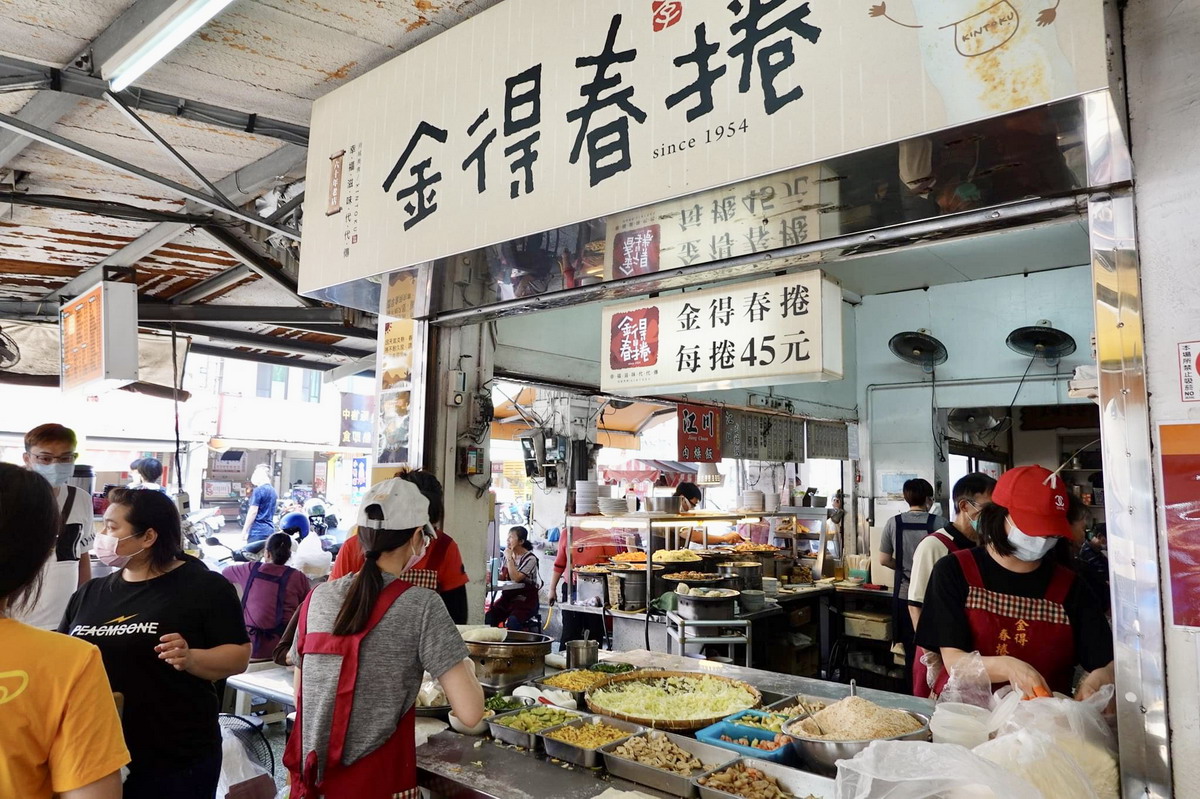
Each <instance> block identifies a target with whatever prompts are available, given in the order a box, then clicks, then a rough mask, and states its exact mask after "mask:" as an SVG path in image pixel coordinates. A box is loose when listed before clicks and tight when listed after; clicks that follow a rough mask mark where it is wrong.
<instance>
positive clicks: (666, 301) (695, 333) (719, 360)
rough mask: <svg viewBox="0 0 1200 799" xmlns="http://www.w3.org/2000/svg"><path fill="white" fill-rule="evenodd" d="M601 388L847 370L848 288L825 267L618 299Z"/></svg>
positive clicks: (833, 376)
mask: <svg viewBox="0 0 1200 799" xmlns="http://www.w3.org/2000/svg"><path fill="white" fill-rule="evenodd" d="M602 324H603V330H602V333H601V338H602V341H603V346H604V349H603V351H602V353H601V364H600V388H601V390H602V391H604V392H606V393H612V394H620V395H628V396H638V395H644V394H645V393H646V392H648V391H707V390H716V389H732V388H753V387H755V386H766V385H780V384H784V385H786V384H789V383H805V382H811V381H825V380H840V379H841V377H842V290H841V287H840V286H839V285H838V284H837V283H836V282H834V281H833V280H831V279H830V278H828V277H826V276H825V274H824V273H823V272H821V271H820V270H816V269H814V270H812V271H809V272H801V273H797V274H793V275H783V276H780V277H771V278H767V279H765V280H756V281H752V282H748V283H738V284H735V285H731V286H725V287H722V288H715V289H706V290H704V291H693V292H687V293H683V294H672V295H670V296H667V297H658V298H656V299H644V300H635V301H633V302H626V303H621V304H619V305H610V306H608V307H606V308H605V309H604V312H603V314H602Z"/></svg>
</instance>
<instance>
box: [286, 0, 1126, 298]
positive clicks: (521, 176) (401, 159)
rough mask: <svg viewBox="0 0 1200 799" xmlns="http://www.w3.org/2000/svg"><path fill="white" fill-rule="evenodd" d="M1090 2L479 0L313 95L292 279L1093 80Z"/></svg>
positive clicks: (1093, 10)
mask: <svg viewBox="0 0 1200 799" xmlns="http://www.w3.org/2000/svg"><path fill="white" fill-rule="evenodd" d="M1103 13H1104V6H1103V4H1102V3H1098V2H1092V1H1091V0H1060V1H1059V2H1049V0H1003V1H1002V2H998V3H995V4H993V5H991V6H988V7H986V8H983V9H982V10H979V5H978V4H975V5H971V6H970V7H969V8H965V10H964V6H963V4H961V3H944V2H939V1H938V0H914V2H913V3H911V4H909V3H905V4H901V5H898V6H888V5H886V4H885V3H883V2H878V3H877V4H876V3H874V2H873V0H862V2H859V0H824V1H823V2H821V3H813V2H811V0H808V1H806V2H801V1H800V0H742V1H741V2H734V3H725V2H700V1H699V0H664V1H663V2H659V3H649V2H646V1H645V0H607V2H603V3H599V2H592V3H583V2H579V1H578V0H507V1H506V2H504V3H498V4H496V5H494V6H492V7H491V8H489V9H488V10H486V11H484V12H482V13H480V14H477V15H475V16H473V17H471V18H470V19H468V20H466V21H465V22H463V23H461V24H459V25H456V26H455V27H453V28H451V29H450V30H448V31H445V32H443V33H440V34H439V35H437V36H435V37H433V38H432V39H430V40H429V41H427V42H425V43H424V44H422V45H420V46H419V47H416V48H413V49H412V50H410V51H408V52H406V53H403V54H401V55H400V56H398V57H396V58H394V59H392V60H390V61H388V62H387V63H385V64H383V65H381V66H379V67H377V68H375V69H374V70H372V71H371V72H369V73H367V74H365V75H363V76H362V77H360V78H357V79H355V80H353V81H351V82H350V83H348V84H346V85H345V86H343V87H341V88H339V89H337V90H335V91H333V92H331V93H329V94H327V95H325V96H324V97H321V98H320V99H318V100H317V101H316V102H315V103H314V106H313V114H312V123H311V135H310V137H309V162H308V169H307V174H308V180H309V187H308V194H307V200H306V214H305V229H304V237H303V242H302V248H303V258H302V261H301V263H302V266H301V270H300V289H301V291H304V292H310V291H314V290H317V289H320V288H325V287H328V286H332V285H337V284H341V283H346V282H349V281H352V280H356V279H360V278H365V277H369V276H373V275H378V274H382V273H384V272H387V271H392V270H395V269H397V268H401V267H404V266H409V265H413V264H417V263H423V262H428V261H432V260H434V259H436V258H439V257H444V256H447V255H451V254H454V253H459V252H466V251H470V250H473V249H477V248H479V247H483V246H486V245H490V244H494V243H497V242H502V241H510V240H513V239H516V238H519V237H521V236H524V235H528V234H530V233H534V232H539V231H543V230H549V229H554V228H559V227H564V226H567V225H570V224H574V223H577V222H581V221H584V220H589V219H598V218H601V217H605V216H608V215H610V214H615V213H619V212H622V211H626V210H628V209H631V208H639V207H643V206H647V205H652V204H654V203H659V202H662V201H664V200H668V199H671V198H674V197H683V196H687V195H692V194H696V193H698V192H703V191H707V190H710V189H715V188H717V187H720V186H726V185H730V184H732V183H737V182H739V181H744V180H747V179H749V178H753V177H757V176H761V175H770V174H774V173H777V172H782V171H784V170H788V169H794V168H796V167H799V166H803V165H805V164H813V163H817V162H819V161H821V160H824V159H827V158H829V157H832V156H835V155H838V154H841V153H848V152H853V151H856V150H859V149H863V148H867V147H872V146H876V145H880V144H884V143H887V142H892V141H899V140H903V139H908V138H912V137H915V136H920V135H921V134H924V133H927V132H929V131H935V130H940V129H943V128H946V127H949V126H953V125H958V124H962V123H966V122H971V121H974V120H979V119H984V118H988V117H994V116H998V115H1001V114H1005V113H1007V112H1010V111H1014V110H1017V109H1020V108H1027V107H1033V106H1040V105H1044V104H1047V103H1050V102H1053V101H1054V100H1057V99H1062V98H1065V97H1070V96H1074V95H1077V94H1082V93H1084V92H1089V91H1094V90H1098V89H1105V88H1107V86H1108V84H1109V75H1108V66H1107V51H1106V40H1105V28H1104V20H1103ZM448 97H453V98H455V102H447V100H446V98H448ZM768 218H769V217H768ZM659 256H660V257H661V256H662V252H661V250H660V253H659ZM647 257H649V254H647Z"/></svg>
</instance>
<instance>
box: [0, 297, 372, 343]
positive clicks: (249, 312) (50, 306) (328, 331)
mask: <svg viewBox="0 0 1200 799" xmlns="http://www.w3.org/2000/svg"><path fill="white" fill-rule="evenodd" d="M137 313H138V321H139V322H207V323H214V322H216V323H250V324H265V325H279V326H280V327H290V328H292V329H295V330H302V329H307V328H313V330H314V332H320V333H323V334H325V335H345V336H352V337H355V338H369V339H371V340H374V339H375V332H374V331H372V330H365V329H362V328H356V327H350V326H348V325H345V319H346V310H345V309H344V308H326V307H320V308H292V307H282V308H267V307H263V306H261V305H172V304H170V303H165V302H153V301H144V300H143V301H142V302H139V303H138V310H137ZM0 315H2V316H5V317H8V318H14V317H20V318H22V319H31V320H32V319H47V320H55V319H57V318H58V303H57V302H51V301H34V302H29V301H23V300H0ZM342 330H344V331H345V332H341V331H342Z"/></svg>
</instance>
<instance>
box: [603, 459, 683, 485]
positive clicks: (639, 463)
mask: <svg viewBox="0 0 1200 799" xmlns="http://www.w3.org/2000/svg"><path fill="white" fill-rule="evenodd" d="M696 472H697V468H696V467H695V466H691V465H689V464H686V463H680V462H679V461H662V460H642V459H637V460H632V461H628V462H626V463H625V464H624V465H622V466H619V467H615V468H609V469H601V470H600V476H601V478H603V479H604V480H606V481H612V482H618V481H621V480H624V481H627V482H632V483H641V482H651V483H659V482H662V483H665V484H666V485H669V486H674V485H679V484H680V483H682V482H684V481H685V480H686V479H687V477H688V476H689V475H694V474H696Z"/></svg>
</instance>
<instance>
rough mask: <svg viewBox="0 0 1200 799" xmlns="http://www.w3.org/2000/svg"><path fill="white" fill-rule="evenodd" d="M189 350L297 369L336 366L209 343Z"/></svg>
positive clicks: (324, 368)
mask: <svg viewBox="0 0 1200 799" xmlns="http://www.w3.org/2000/svg"><path fill="white" fill-rule="evenodd" d="M190 351H191V352H194V353H196V354H197V355H208V356H210V357H214V358H233V359H234V360H238V361H251V362H253V363H266V364H270V365H271V366H294V367H296V368H297V369H312V370H314V371H317V372H328V371H329V370H331V369H334V368H337V367H335V365H334V364H331V363H322V362H320V361H303V360H300V359H299V358H282V357H280V356H278V355H263V354H261V353H256V352H243V351H241V350H230V349H226V348H225V347H214V346H212V345H211V344H195V343H193V344H192V346H191V349H190Z"/></svg>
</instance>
